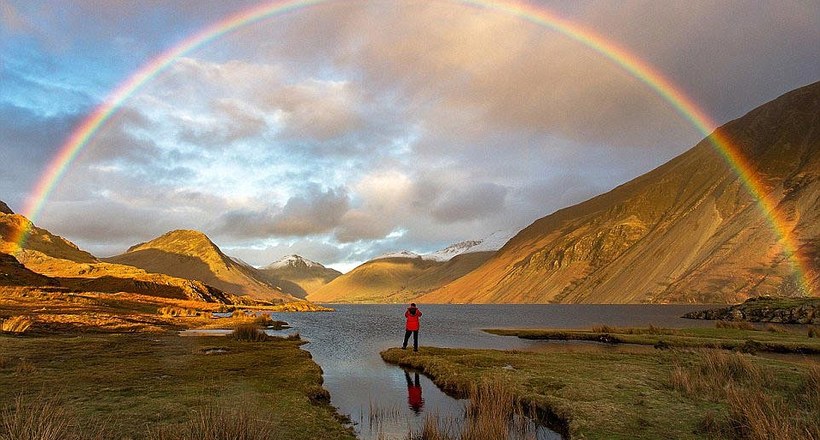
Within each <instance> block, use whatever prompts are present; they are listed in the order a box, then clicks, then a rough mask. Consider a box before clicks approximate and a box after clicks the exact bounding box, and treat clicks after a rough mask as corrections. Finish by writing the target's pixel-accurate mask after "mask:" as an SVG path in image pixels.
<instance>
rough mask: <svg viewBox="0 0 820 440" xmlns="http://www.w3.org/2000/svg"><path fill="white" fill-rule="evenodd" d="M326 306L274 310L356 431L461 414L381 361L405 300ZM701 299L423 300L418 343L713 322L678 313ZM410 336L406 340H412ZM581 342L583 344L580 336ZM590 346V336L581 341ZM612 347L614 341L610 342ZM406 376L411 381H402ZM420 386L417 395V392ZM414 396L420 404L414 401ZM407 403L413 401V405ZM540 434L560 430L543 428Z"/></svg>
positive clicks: (379, 431) (494, 344) (399, 432)
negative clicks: (322, 309)
mask: <svg viewBox="0 0 820 440" xmlns="http://www.w3.org/2000/svg"><path fill="white" fill-rule="evenodd" d="M330 307H333V308H335V309H336V312H331V313H273V314H272V316H273V318H274V319H278V320H282V321H286V322H288V323H289V324H290V325H291V327H292V328H291V329H290V330H289V331H288V332H290V333H293V332H299V334H300V335H301V336H302V338H303V339H305V340H307V341H308V342H309V343H308V344H307V345H305V346H304V348H305V349H306V350H308V351H309V352H310V353H311V354H312V356H313V359H314V360H315V361H316V362H317V363H318V364H319V365H320V366H321V367H322V370H323V371H324V381H325V383H324V386H325V388H327V390H328V391H330V395H331V403H332V404H333V405H334V406H335V407H336V408H338V410H339V412H340V413H341V414H345V415H347V416H349V417H350V419H351V420H352V421H353V422H354V424H355V425H354V427H355V429H356V432H357V433H358V435H359V437H360V438H362V439H367V440H371V439H373V440H375V439H404V438H406V437H407V433H408V432H409V431H410V430H413V431H415V432H418V431H419V430H420V429H421V427H422V426H423V423H424V420H425V417H427V415H428V414H434V415H437V416H439V417H442V418H451V419H453V420H458V419H460V417H461V415H462V413H463V409H464V405H465V402H463V401H459V400H456V399H454V398H451V397H449V396H447V395H446V394H444V393H443V392H441V391H440V390H439V389H438V388H437V387H436V386H435V385H434V384H433V383H432V382H431V381H430V379H428V378H427V377H425V376H424V375H421V376H420V377H419V382H418V385H419V387H420V390H419V387H416V379H415V374H413V373H412V372H409V374H405V373H406V372H405V371H404V370H403V369H401V368H399V367H397V366H394V365H390V364H387V363H385V362H384V361H382V359H381V357H380V356H379V352H381V351H383V350H385V349H387V348H390V347H400V346H401V342H402V338H403V336H404V320H405V319H404V310H405V308H404V307H405V306H403V305H387V304H378V305H337V304H334V305H330ZM703 308H706V307H704V306H702V305H700V306H680V305H675V306H660V305H554V304H550V305H444V304H440V305H424V306H421V307H420V309H421V310H422V312H423V313H424V315H423V316H422V318H421V322H422V324H421V331H420V332H419V345H421V346H425V345H427V346H437V347H451V348H493V349H502V350H512V349H515V350H544V349H546V348H547V347H550V346H553V347H554V346H555V345H556V344H560V343H555V342H547V341H527V340H524V339H519V338H514V337H505V336H495V335H491V334H488V333H484V332H482V331H481V330H482V329H485V328H588V327H591V326H594V325H599V324H606V325H610V326H647V325H649V324H654V325H656V326H662V327H673V328H680V327H699V326H706V327H711V326H713V325H714V323H711V322H709V321H699V320H688V319H682V318H680V316H681V315H683V314H684V313H686V312H690V311H693V310H700V309H703ZM411 344H412V341H411ZM582 345H583V344H582ZM586 346H587V347H588V346H589V344H586ZM612 349H618V348H612ZM408 379H409V382H408ZM419 393H420V394H421V399H419V396H418V394H419ZM420 400H423V404H422V405H419V403H420ZM411 403H412V407H411ZM537 437H538V439H539V440H542V439H555V438H560V437H559V436H558V435H557V434H555V433H553V432H551V431H549V430H546V429H541V430H539V432H538V435H537Z"/></svg>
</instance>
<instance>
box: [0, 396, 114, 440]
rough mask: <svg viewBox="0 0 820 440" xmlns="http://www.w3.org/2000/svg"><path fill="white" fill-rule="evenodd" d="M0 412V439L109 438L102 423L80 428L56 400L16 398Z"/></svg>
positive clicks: (73, 416) (55, 397) (88, 439)
mask: <svg viewBox="0 0 820 440" xmlns="http://www.w3.org/2000/svg"><path fill="white" fill-rule="evenodd" d="M1 411H2V412H0V440H97V439H99V440H102V439H106V438H111V433H109V432H107V430H106V429H105V426H104V425H103V424H97V425H94V426H85V427H80V426H79V424H78V422H77V419H76V417H75V415H74V414H72V413H71V412H70V411H69V409H68V406H67V405H65V404H64V403H63V402H61V401H60V400H59V397H57V396H52V395H46V394H45V393H41V394H40V395H39V396H36V397H34V398H32V397H27V396H24V395H18V396H17V397H15V398H14V401H13V402H11V403H10V404H8V405H6V406H5V407H4V408H2V410H1Z"/></svg>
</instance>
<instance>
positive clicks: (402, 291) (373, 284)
mask: <svg viewBox="0 0 820 440" xmlns="http://www.w3.org/2000/svg"><path fill="white" fill-rule="evenodd" d="M403 255H410V254H403ZM412 255H415V254H412ZM492 255H493V252H475V253H467V254H462V255H457V256H455V257H453V258H452V259H450V260H449V261H437V260H432V259H426V258H422V257H421V256H419V255H415V257H411V256H407V257H384V256H382V257H378V258H376V259H373V260H370V261H368V262H366V263H363V264H361V265H360V266H358V267H356V268H355V269H353V270H351V271H350V272H348V273H346V274H344V275H341V276H339V277H338V278H336V279H335V280H333V281H331V282H330V283H328V284H327V285H325V286H324V287H322V288H320V289H318V290H317V291H316V292H314V293H311V294H310V295H308V297H307V299H309V300H310V301H313V302H375V303H384V302H387V303H397V302H406V301H408V300H412V299H414V298H416V297H418V296H419V295H422V294H424V293H426V292H429V291H431V290H433V289H435V288H438V287H440V286H443V285H444V284H446V283H448V282H450V281H453V280H455V279H457V278H459V277H461V276H463V275H464V274H466V273H468V272H470V271H472V270H473V269H475V268H476V267H478V266H479V265H481V263H483V262H484V261H486V260H487V259H488V258H490V257H491V256H492Z"/></svg>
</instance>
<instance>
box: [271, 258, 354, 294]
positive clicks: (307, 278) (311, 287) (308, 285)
mask: <svg viewBox="0 0 820 440" xmlns="http://www.w3.org/2000/svg"><path fill="white" fill-rule="evenodd" d="M259 272H261V273H263V274H264V275H265V276H266V277H267V278H266V279H267V280H268V282H270V283H271V284H273V285H274V286H277V287H278V288H279V289H281V290H282V291H283V292H285V293H289V294H291V295H293V296H295V297H297V298H305V297H307V296H308V295H310V294H311V293H313V292H315V291H316V290H318V289H319V288H321V287H322V286H324V285H325V284H327V283H329V282H331V281H333V280H335V279H336V278H337V277H338V276H339V275H341V274H342V273H341V272H339V271H338V270H335V269H330V268H328V267H325V266H323V265H321V264H319V263H317V262H315V261H311V260H308V259H307V258H303V257H300V256H299V255H288V256H286V257H282V258H281V259H279V260H278V261H275V262H273V263H271V264H269V265H267V266H265V267H263V268H261V269H259Z"/></svg>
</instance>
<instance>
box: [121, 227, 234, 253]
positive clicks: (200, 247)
mask: <svg viewBox="0 0 820 440" xmlns="http://www.w3.org/2000/svg"><path fill="white" fill-rule="evenodd" d="M142 249H160V250H165V251H171V252H174V253H181V254H187V255H196V254H200V253H202V252H216V253H218V254H221V253H222V252H221V251H220V250H219V247H217V246H216V245H215V244H214V242H212V241H211V239H210V238H208V236H207V235H205V234H204V233H202V232H200V231H194V230H191V229H177V230H174V231H170V232H166V233H165V234H162V235H161V236H159V237H157V238H155V239H153V240H151V241H149V242H146V243H140V244H138V245H136V246H132V247H131V248H130V249H128V252H133V251H137V250H142Z"/></svg>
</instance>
